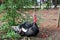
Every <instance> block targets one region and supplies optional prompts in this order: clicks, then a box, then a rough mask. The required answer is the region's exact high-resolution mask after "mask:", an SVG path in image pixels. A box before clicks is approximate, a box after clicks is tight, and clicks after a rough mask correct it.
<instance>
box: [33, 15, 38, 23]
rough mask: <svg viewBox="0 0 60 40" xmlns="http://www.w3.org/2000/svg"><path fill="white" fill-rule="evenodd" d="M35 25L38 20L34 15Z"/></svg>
mask: <svg viewBox="0 0 60 40" xmlns="http://www.w3.org/2000/svg"><path fill="white" fill-rule="evenodd" d="M33 21H34V23H36V22H37V18H36V15H34V19H33Z"/></svg>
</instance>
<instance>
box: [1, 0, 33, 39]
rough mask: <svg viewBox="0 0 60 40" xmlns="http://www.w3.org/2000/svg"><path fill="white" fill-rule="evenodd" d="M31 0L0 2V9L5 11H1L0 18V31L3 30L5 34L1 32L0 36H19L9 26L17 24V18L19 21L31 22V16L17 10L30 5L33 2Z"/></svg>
mask: <svg viewBox="0 0 60 40" xmlns="http://www.w3.org/2000/svg"><path fill="white" fill-rule="evenodd" d="M31 2H32V0H4V3H2V4H1V6H0V8H1V9H0V10H6V12H5V13H3V14H4V16H3V17H2V18H0V21H2V23H3V24H2V25H1V27H0V31H2V32H5V34H2V38H11V39H17V38H19V37H20V35H18V34H16V33H15V32H14V31H13V30H12V29H11V26H15V25H18V24H16V20H18V19H19V20H20V21H21V22H25V21H30V22H31V18H30V15H29V14H25V13H22V12H20V13H18V12H17V11H18V10H19V9H21V10H23V7H24V6H26V7H27V6H30V5H32V4H33V3H31ZM5 22H6V23H5ZM19 24H20V23H19Z"/></svg>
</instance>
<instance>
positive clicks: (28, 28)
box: [12, 15, 39, 37]
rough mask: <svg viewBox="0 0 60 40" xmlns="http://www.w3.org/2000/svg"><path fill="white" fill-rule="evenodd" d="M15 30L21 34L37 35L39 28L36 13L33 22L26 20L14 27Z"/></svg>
mask: <svg viewBox="0 0 60 40" xmlns="http://www.w3.org/2000/svg"><path fill="white" fill-rule="evenodd" d="M12 28H13V30H14V31H15V32H16V33H18V34H20V35H21V36H27V37H31V36H36V35H37V34H38V32H39V28H38V26H37V24H36V15H34V20H33V23H29V22H24V23H22V24H20V25H19V26H17V27H12Z"/></svg>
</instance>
